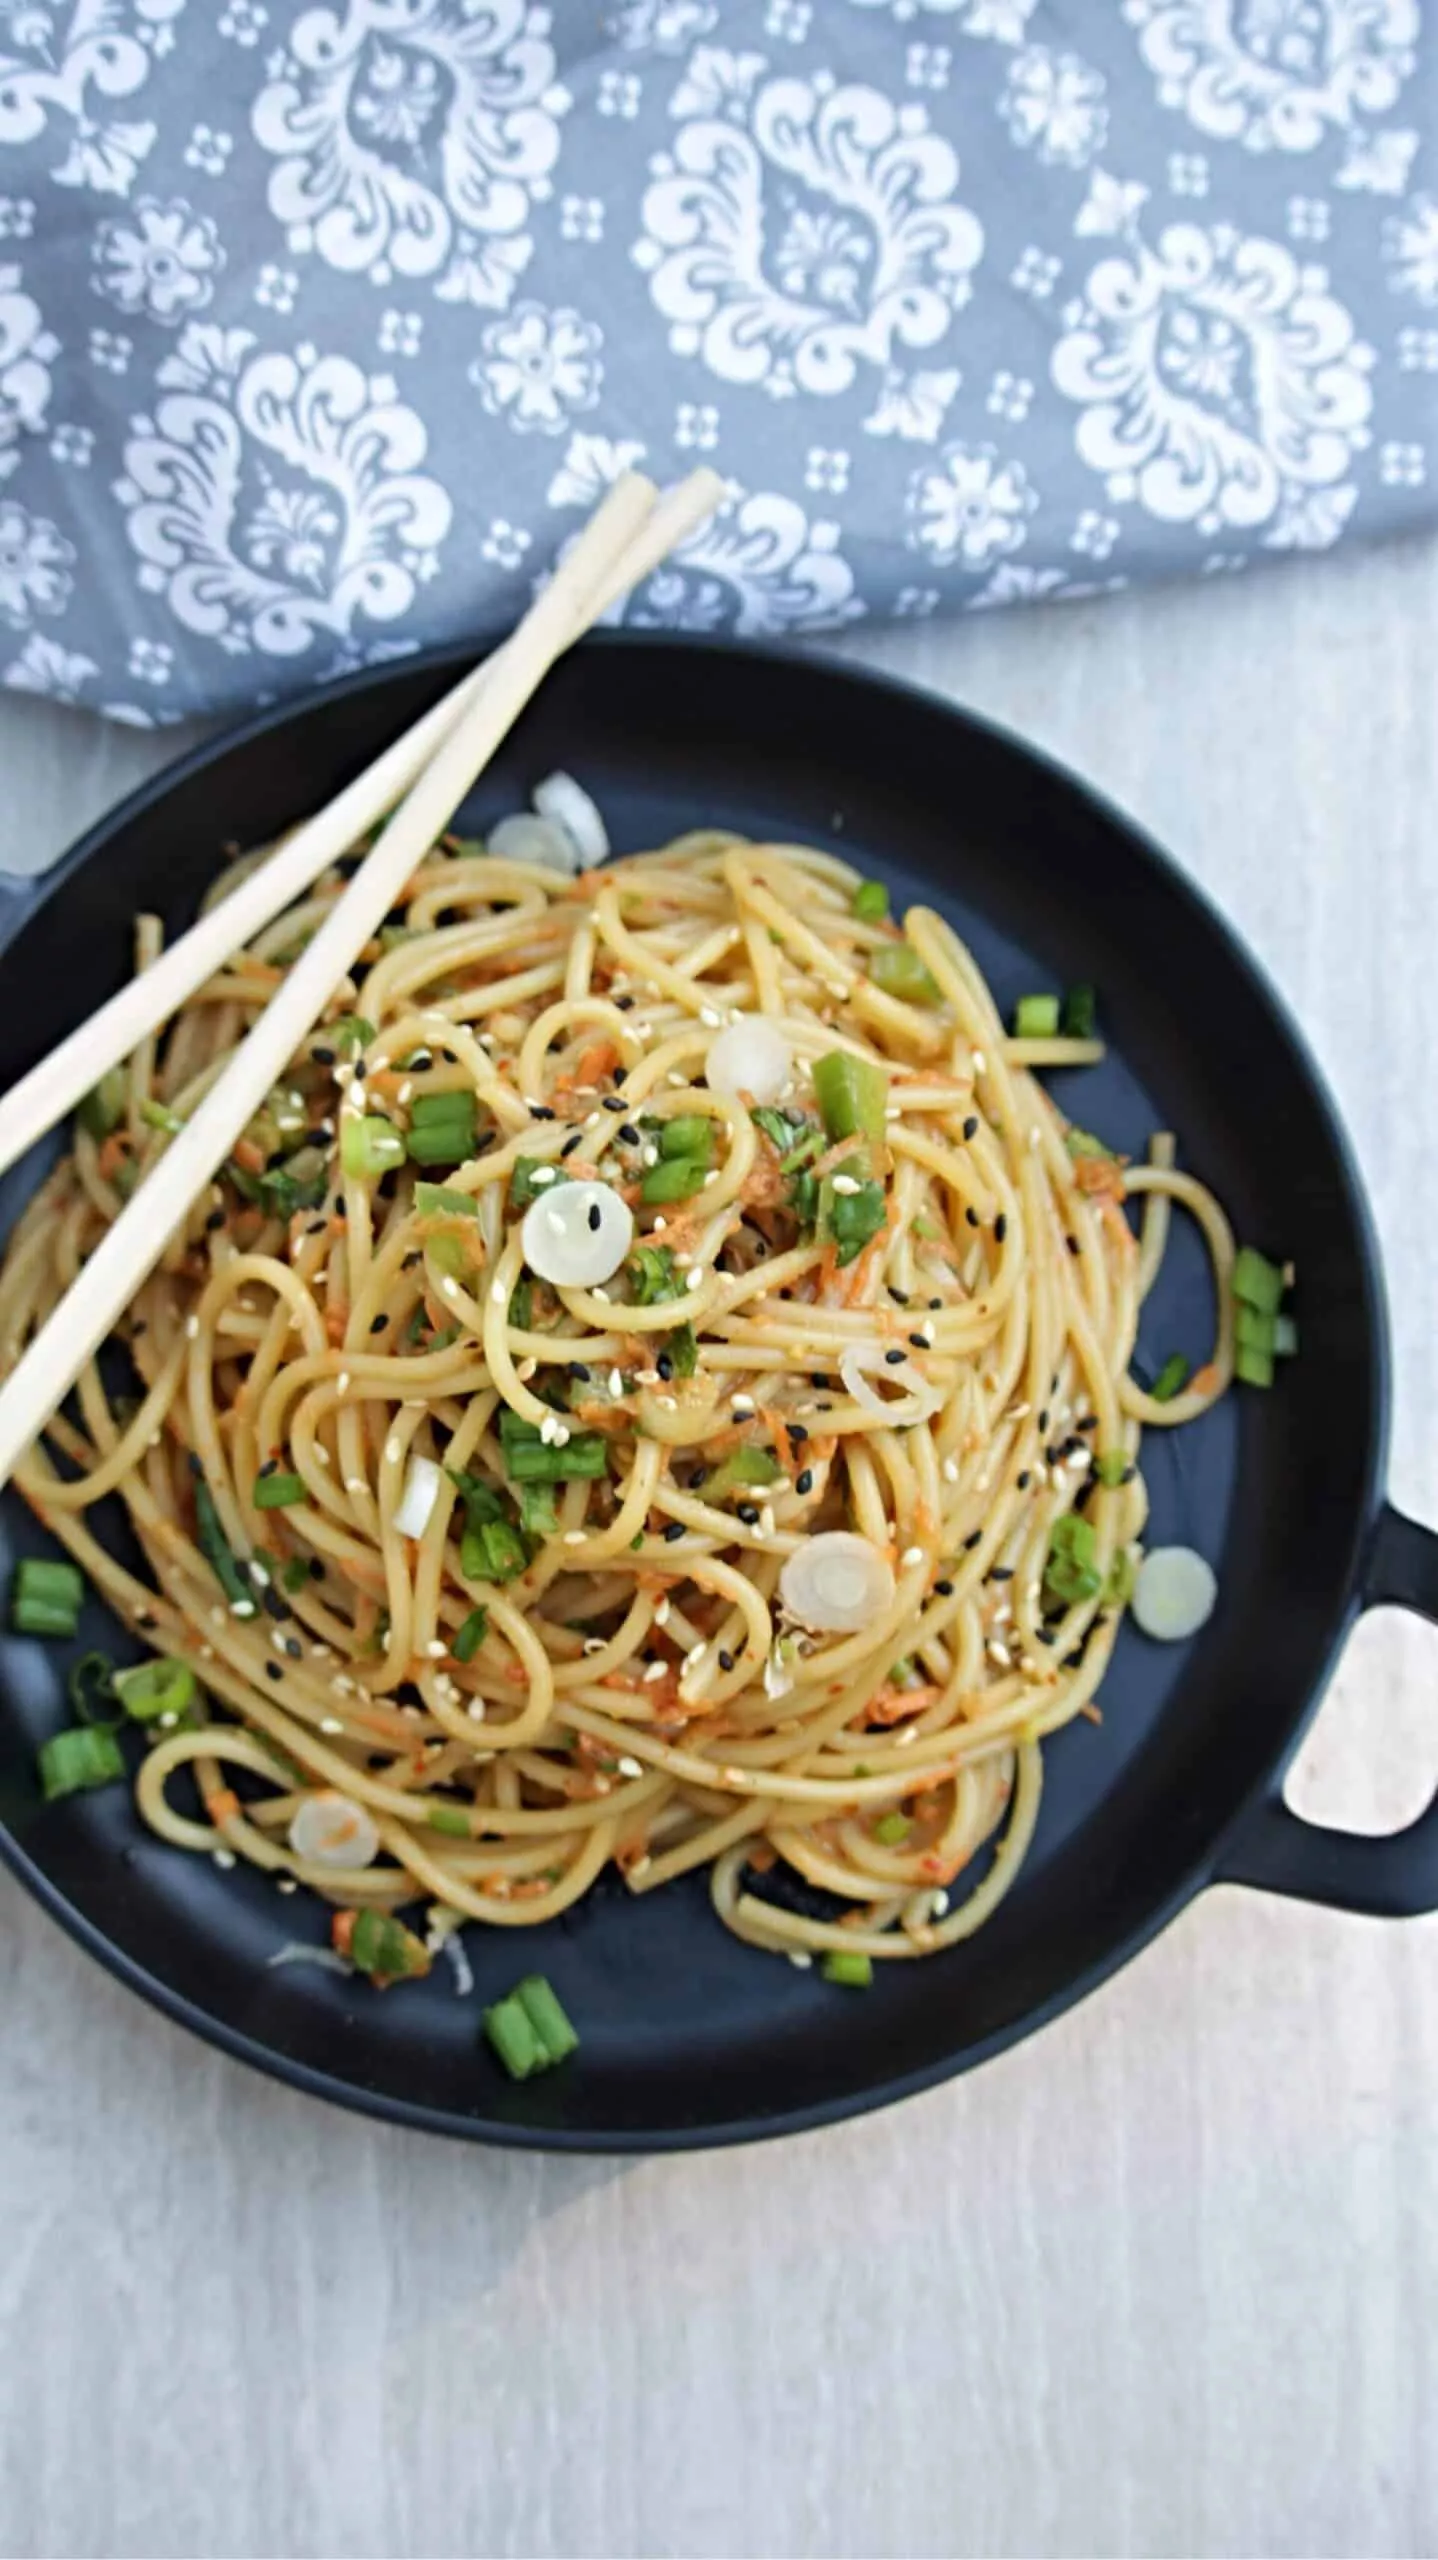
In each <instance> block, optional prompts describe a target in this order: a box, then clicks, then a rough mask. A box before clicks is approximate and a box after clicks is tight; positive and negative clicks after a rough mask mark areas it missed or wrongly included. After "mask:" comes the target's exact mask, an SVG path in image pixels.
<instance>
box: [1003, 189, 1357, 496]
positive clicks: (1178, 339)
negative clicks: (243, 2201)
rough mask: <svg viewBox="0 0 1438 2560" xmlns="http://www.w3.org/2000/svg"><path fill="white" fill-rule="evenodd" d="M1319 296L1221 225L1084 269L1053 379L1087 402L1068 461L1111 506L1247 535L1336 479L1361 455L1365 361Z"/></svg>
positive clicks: (1173, 233)
mask: <svg viewBox="0 0 1438 2560" xmlns="http://www.w3.org/2000/svg"><path fill="white" fill-rule="evenodd" d="M1327 284H1328V278H1327V275H1326V273H1325V271H1324V269H1323V268H1321V267H1306V266H1304V267H1300V266H1299V264H1298V263H1297V261H1296V260H1295V259H1294V258H1293V257H1292V255H1291V254H1290V252H1289V251H1288V250H1287V249H1285V248H1283V247H1281V246H1280V245H1279V244H1278V243H1277V242H1276V241H1272V240H1247V239H1244V238H1242V237H1241V236H1240V235H1239V234H1238V233H1237V232H1235V231H1233V230H1231V229H1230V228H1229V227H1228V226H1227V225H1226V224H1220V225H1216V226H1215V227H1214V228H1213V229H1212V230H1209V231H1203V230H1200V229H1199V228H1198V227H1197V226H1196V225H1194V224H1192V223H1182V224H1175V225H1173V226H1172V227H1171V228H1170V229H1169V230H1166V231H1165V232H1163V233H1162V234H1161V236H1160V238H1159V242H1158V246H1157V248H1156V249H1149V248H1147V247H1146V246H1144V245H1143V243H1141V242H1140V243H1137V244H1136V248H1135V253H1134V254H1133V255H1132V256H1128V257H1118V258H1106V259H1104V260H1103V261H1102V262H1101V264H1100V265H1098V266H1097V267H1095V269H1094V271H1093V273H1092V275H1091V276H1090V277H1089V279H1088V284H1087V288H1086V291H1085V294H1084V296H1083V299H1082V300H1081V301H1080V302H1078V303H1077V304H1075V305H1073V306H1072V307H1071V310H1070V312H1068V313H1066V314H1065V317H1066V319H1068V320H1069V321H1070V324H1071V325H1070V326H1069V328H1068V330H1067V332H1066V334H1065V336H1064V337H1063V338H1062V339H1061V340H1060V341H1059V344H1058V346H1057V348H1056V349H1055V352H1054V360H1053V374H1054V380H1055V382H1056V384H1057V385H1058V388H1059V389H1060V391H1062V392H1064V393H1065V394H1066V395H1067V397H1068V398H1069V399H1071V400H1077V401H1082V402H1084V403H1085V404H1087V405H1086V406H1085V409H1084V413H1083V415H1082V417H1081V418H1080V420H1079V423H1078V429H1077V437H1076V441H1077V446H1078V451H1079V454H1080V455H1081V457H1082V459H1083V460H1084V461H1085V462H1086V463H1087V464H1088V465H1089V467H1090V469H1092V470H1094V471H1098V472H1102V473H1103V474H1104V475H1105V486H1106V490H1107V494H1108V496H1109V497H1110V498H1111V499H1116V500H1119V501H1123V500H1134V499H1136V500H1137V501H1138V503H1139V504H1140V505H1141V506H1143V507H1146V508H1147V509H1148V511H1149V513H1150V514H1151V515H1155V516H1158V517H1161V518H1163V519H1165V520H1167V521H1170V522H1173V523H1178V524H1197V526H1198V528H1199V530H1200V531H1201V532H1203V533H1218V532H1219V531H1221V530H1223V529H1225V528H1229V527H1238V528H1241V529H1243V530H1246V531H1253V530H1256V529H1257V528H1258V527H1259V526H1261V525H1265V524H1267V523H1268V522H1269V521H1270V519H1271V518H1272V517H1273V516H1274V515H1275V513H1276V512H1277V510H1278V508H1279V506H1280V503H1281V502H1282V501H1283V500H1284V499H1285V498H1291V497H1295V496H1299V495H1301V494H1302V493H1303V492H1305V491H1309V490H1312V489H1315V488H1328V487H1330V486H1331V485H1332V484H1333V483H1335V482H1338V481H1341V480H1342V479H1343V478H1344V475H1345V474H1346V473H1347V472H1348V470H1349V469H1350V468H1351V465H1352V462H1353V458H1354V456H1355V454H1356V453H1358V452H1359V451H1361V449H1362V448H1363V447H1364V446H1365V445H1366V444H1367V442H1368V419H1369V416H1370V414H1371V411H1372V406H1373V393H1372V386H1371V383H1370V380H1369V375H1370V371H1371V367H1372V364H1373V360H1374V359H1373V350H1372V349H1371V347H1367V346H1365V345H1363V344H1362V343H1361V342H1360V341H1359V340H1358V339H1357V338H1356V337H1355V335H1354V330H1353V323H1352V320H1351V319H1350V317H1349V314H1348V313H1347V312H1346V311H1345V310H1344V309H1343V308H1342V306H1341V304H1339V303H1337V302H1335V301H1334V300H1333V298H1332V296H1331V295H1330V294H1329V293H1328V291H1327Z"/></svg>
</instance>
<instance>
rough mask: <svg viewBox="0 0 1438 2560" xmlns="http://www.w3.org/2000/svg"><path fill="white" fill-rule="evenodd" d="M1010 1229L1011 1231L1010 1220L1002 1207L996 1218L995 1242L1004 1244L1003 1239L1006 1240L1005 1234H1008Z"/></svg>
mask: <svg viewBox="0 0 1438 2560" xmlns="http://www.w3.org/2000/svg"><path fill="white" fill-rule="evenodd" d="M1008 1231H1009V1222H1008V1220H1007V1218H1006V1217H1005V1216H1004V1213H1003V1211H1002V1209H1001V1210H1000V1211H999V1214H998V1216H997V1217H996V1218H995V1220H994V1242H995V1244H1002V1243H1003V1240H1004V1238H1005V1236H1006V1235H1007V1234H1008Z"/></svg>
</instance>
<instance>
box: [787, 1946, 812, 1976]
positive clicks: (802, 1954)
mask: <svg viewBox="0 0 1438 2560" xmlns="http://www.w3.org/2000/svg"><path fill="white" fill-rule="evenodd" d="M813 1961H814V1959H813V1957H812V1956H811V1955H810V1953H809V1951H808V1949H807V1948H806V1947H790V1949H789V1962H790V1963H791V1965H793V1966H794V1968H795V1970H796V1972H799V1973H807V1972H808V1971H809V1968H810V1966H811V1965H812V1964H813Z"/></svg>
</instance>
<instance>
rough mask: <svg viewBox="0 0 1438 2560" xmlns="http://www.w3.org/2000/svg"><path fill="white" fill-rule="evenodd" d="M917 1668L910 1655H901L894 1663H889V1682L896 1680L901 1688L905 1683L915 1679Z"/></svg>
mask: <svg viewBox="0 0 1438 2560" xmlns="http://www.w3.org/2000/svg"><path fill="white" fill-rule="evenodd" d="M918 1668H919V1666H918V1664H917V1663H916V1662H915V1660H914V1657H913V1655H912V1654H911V1653H901V1654H900V1655H899V1658H898V1660H897V1661H896V1662H891V1663H890V1665H889V1678H890V1679H891V1680H896V1681H897V1682H898V1683H899V1686H900V1687H901V1688H902V1687H904V1686H905V1684H906V1683H907V1682H909V1681H910V1680H912V1679H914V1678H915V1676H916V1675H917V1672H918Z"/></svg>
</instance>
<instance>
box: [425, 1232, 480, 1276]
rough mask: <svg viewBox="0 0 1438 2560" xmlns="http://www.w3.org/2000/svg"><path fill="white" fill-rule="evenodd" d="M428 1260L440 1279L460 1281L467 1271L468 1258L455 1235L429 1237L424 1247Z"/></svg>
mask: <svg viewBox="0 0 1438 2560" xmlns="http://www.w3.org/2000/svg"><path fill="white" fill-rule="evenodd" d="M425 1252H426V1254H427V1256H428V1258H429V1260H430V1261H431V1262H432V1263H433V1264H434V1267H435V1269H436V1271H437V1272H439V1274H440V1276H441V1278H443V1279H445V1280H462V1279H464V1278H465V1277H466V1275H467V1273H468V1271H469V1256H468V1254H467V1253H466V1252H465V1249H464V1246H463V1244H462V1242H461V1240H460V1238H459V1237H458V1236H456V1235H437V1236H431V1237H430V1239H429V1242H428V1244H427V1245H426V1246H425Z"/></svg>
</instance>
